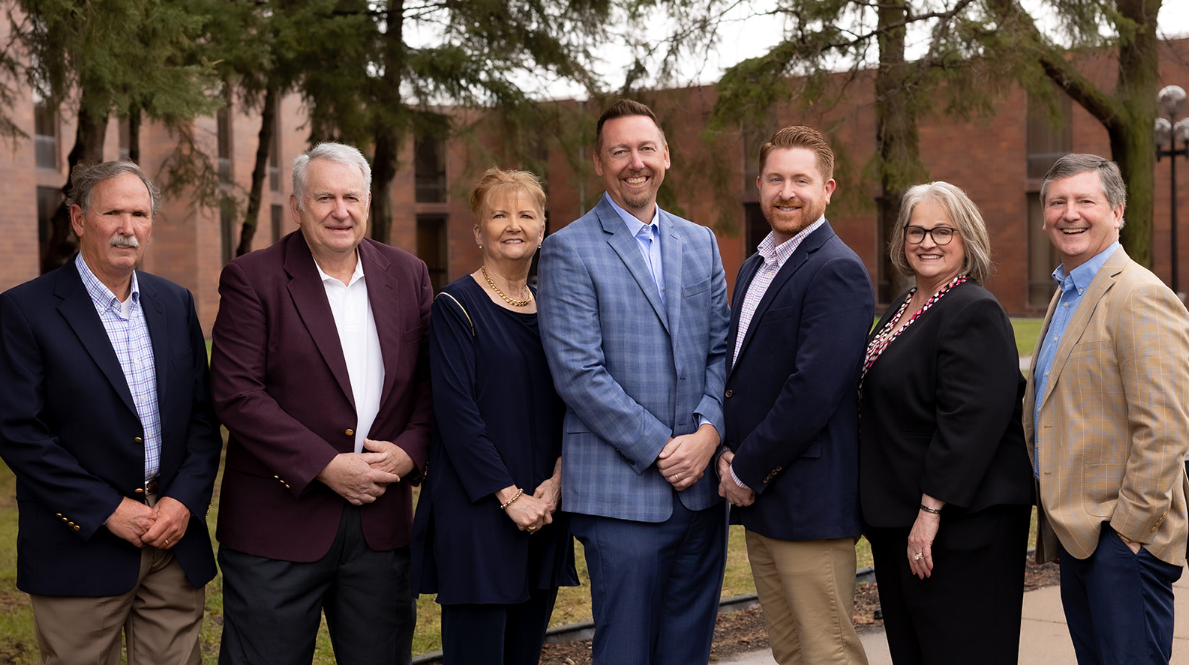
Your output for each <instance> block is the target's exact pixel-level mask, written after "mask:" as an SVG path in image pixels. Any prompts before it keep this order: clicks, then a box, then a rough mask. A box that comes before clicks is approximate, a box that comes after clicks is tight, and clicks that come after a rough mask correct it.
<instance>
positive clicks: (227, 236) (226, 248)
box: [219, 199, 239, 265]
mask: <svg viewBox="0 0 1189 665" xmlns="http://www.w3.org/2000/svg"><path fill="white" fill-rule="evenodd" d="M219 235H220V237H221V238H222V243H223V264H224V265H226V264H228V263H231V259H234V258H235V250H236V246H237V245H238V244H239V239H238V238H237V236H238V234H237V233H236V232H235V199H225V200H224V201H223V202H222V203H221V204H220V205H219Z"/></svg>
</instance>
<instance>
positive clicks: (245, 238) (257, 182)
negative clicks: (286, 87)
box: [235, 85, 280, 256]
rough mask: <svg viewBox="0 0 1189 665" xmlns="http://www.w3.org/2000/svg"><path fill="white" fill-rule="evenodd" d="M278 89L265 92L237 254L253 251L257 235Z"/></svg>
mask: <svg viewBox="0 0 1189 665" xmlns="http://www.w3.org/2000/svg"><path fill="white" fill-rule="evenodd" d="M279 96H280V95H279V94H277V90H276V88H275V87H273V86H272V85H269V86H268V91H267V92H265V94H264V108H262V109H260V134H259V136H258V141H257V143H256V165H255V166H254V167H253V168H252V189H251V191H250V192H249V193H248V211H247V212H246V213H244V225H243V228H242V229H241V230H240V232H239V247H236V248H235V255H236V256H243V255H244V254H247V253H248V252H250V251H252V238H254V237H255V236H256V228H257V227H258V226H259V224H258V223H257V220H258V219H259V218H260V200H261V199H262V198H263V196H264V179H265V178H266V177H267V176H268V153H269V152H270V148H271V147H272V142H273V134H275V133H276V127H277V98H278V97H279Z"/></svg>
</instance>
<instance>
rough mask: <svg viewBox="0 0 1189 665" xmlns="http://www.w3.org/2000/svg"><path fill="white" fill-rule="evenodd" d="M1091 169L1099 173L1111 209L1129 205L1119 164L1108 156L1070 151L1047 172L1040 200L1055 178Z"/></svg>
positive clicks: (1043, 198)
mask: <svg viewBox="0 0 1189 665" xmlns="http://www.w3.org/2000/svg"><path fill="white" fill-rule="evenodd" d="M1089 171H1093V172H1095V173H1097V174H1098V182H1099V183H1100V184H1101V185H1102V193H1103V194H1105V195H1106V202H1107V203H1108V204H1109V205H1110V207H1111V210H1114V209H1115V208H1117V207H1119V206H1123V207H1124V208H1126V207H1127V185H1126V184H1124V182H1123V174H1122V173H1121V172H1120V171H1119V165H1118V164H1116V163H1114V162H1112V161H1111V160H1109V159H1107V158H1106V157H1099V156H1098V155H1089V154H1085V153H1070V154H1068V155H1065V156H1064V157H1062V158H1061V159H1058V160H1057V162H1056V163H1055V164H1053V168H1051V169H1049V172H1048V173H1046V174H1045V179H1044V182H1042V183H1040V202H1041V203H1042V204H1043V203H1044V202H1045V195H1046V194H1047V193H1048V191H1049V183H1051V182H1053V181H1054V180H1064V179H1065V178H1072V177H1073V176H1075V175H1079V174H1081V173H1086V172H1089ZM1121 227H1122V225H1121V224H1120V228H1121Z"/></svg>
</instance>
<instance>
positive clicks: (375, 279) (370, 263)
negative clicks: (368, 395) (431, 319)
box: [359, 241, 406, 404]
mask: <svg viewBox="0 0 1189 665" xmlns="http://www.w3.org/2000/svg"><path fill="white" fill-rule="evenodd" d="M359 260H360V261H363V279H364V282H365V283H366V284H367V300H368V303H369V304H370V305H371V307H372V318H373V319H375V321H376V334H377V335H378V336H379V338H380V356H381V357H382V358H383V359H384V387H383V389H382V390H381V391H380V404H383V403H384V400H385V399H387V398H388V395H389V393H391V392H392V386H393V384H394V383H395V382H396V377H397V376H399V375H400V372H399V371H398V370H397V362H398V361H399V360H400V352H401V346H402V345H401V342H402V341H403V339H402V338H403V336H404V330H405V327H406V325H405V322H404V318H405V317H404V309H405V308H403V307H399V306H397V303H399V302H400V296H399V295H398V294H397V283H396V278H395V277H394V276H393V275H392V274H391V273H389V272H388V269H389V268H391V267H392V263H391V262H390V261H389V260H388V259H387V258H385V257H384V255H383V254H381V253H380V252H377V251H376V250H375V248H374V247H372V246H371V245H369V244H368V243H367V241H364V242H361V243H359Z"/></svg>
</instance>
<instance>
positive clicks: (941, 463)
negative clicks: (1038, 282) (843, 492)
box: [859, 280, 1034, 527]
mask: <svg viewBox="0 0 1189 665" xmlns="http://www.w3.org/2000/svg"><path fill="white" fill-rule="evenodd" d="M907 297H908V293H907V292H905V293H903V294H901V295H900V297H898V298H896V299H895V300H894V301H893V304H892V306H891V307H890V308H888V311H887V312H885V313H884V315H883V318H882V319H880V321H879V323H878V324H876V327H875V330H874V331H873V333H872V334H873V335H874V334H877V333H878V332H879V331H880V330H882V329H883V327H884V325H885V324H887V322H888V320H889V319H890V318H891V317H892V316H893V315H894V314H895V313H896V310H897V309H899V308H900V305H901V303H903V302H904V299H905V298H907ZM1019 367H1020V360H1019V354H1018V353H1017V351H1016V344H1015V337H1014V334H1013V333H1012V327H1011V322H1010V321H1008V318H1007V314H1005V313H1004V311H1003V308H1002V307H1000V306H999V302H998V301H997V300H995V296H993V295H991V293H990V292H989V291H987V290H986V289H984V288H983V287H982V286H980V285H979V284H978V283H976V282H974V281H973V280H970V281H966V282H964V283H962V284H960V285H958V286H957V287H954V288H953V289H952V290H950V292H949V293H947V294H946V295H944V296H943V297H942V298H941V300H938V301H937V302H936V303H935V304H934V305H933V306H932V307H930V308H929V310H928V311H926V312H925V313H924V314H922V315H921V316H920V318H918V319H917V320H916V321H915V322H913V324H912V325H911V326H909V327H908V328H907V329H905V330H904V331H903V332H902V333H901V334H900V336H899V337H897V338H896V339H895V340H894V341H893V342H892V343H891V344H890V345H889V346H888V347H887V348H886V349H884V352H883V354H882V355H881V356H880V357H879V359H878V360H876V361H875V364H874V365H872V367H871V369H870V370H869V371H868V373H867V377H866V379H865V380H864V381H863V394H862V407H861V413H862V434H861V437H860V442H861V443H860V451H859V486H860V491H859V493H860V496H861V498H862V504H863V519H864V520H865V521H866V522H867V524H869V525H871V526H875V527H907V526H911V525H912V524H913V522H914V521H915V520H916V518H917V514H918V512H919V511H920V503H921V494H922V492H923V493H926V494H928V495H929V496H932V497H935V498H938V499H941V500H942V501H945V502H946V507H945V508H944V511H945V514H953V515H955V516H957V515H959V514H961V513H963V512H974V511H977V510H981V509H983V508H987V507H989V506H994V505H1000V504H1030V503H1032V502H1033V493H1034V484H1033V482H1032V470H1031V465H1030V464H1029V462H1028V452H1027V449H1026V448H1025V447H1024V427H1023V421H1022V420H1021V412H1022V409H1023V405H1022V401H1023V397H1024V386H1025V384H1026V382H1025V380H1024V377H1023V375H1021V374H1020V369H1019Z"/></svg>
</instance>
